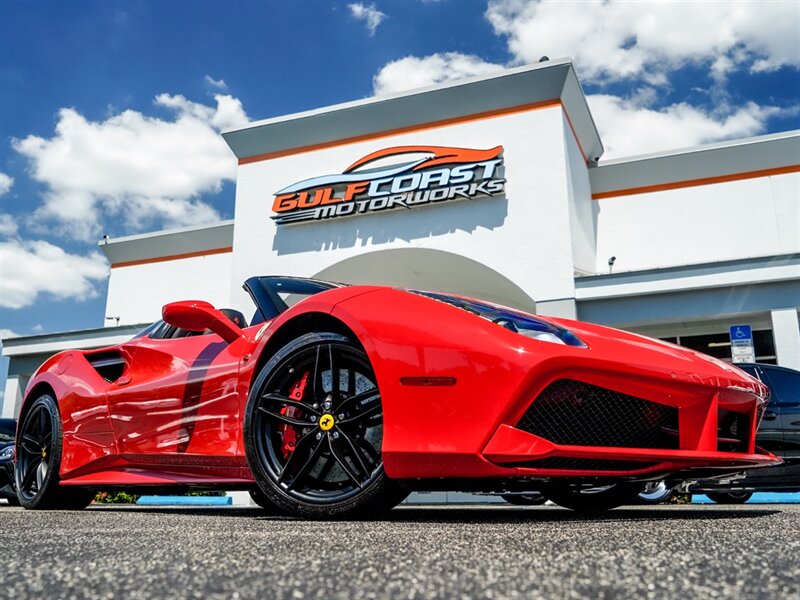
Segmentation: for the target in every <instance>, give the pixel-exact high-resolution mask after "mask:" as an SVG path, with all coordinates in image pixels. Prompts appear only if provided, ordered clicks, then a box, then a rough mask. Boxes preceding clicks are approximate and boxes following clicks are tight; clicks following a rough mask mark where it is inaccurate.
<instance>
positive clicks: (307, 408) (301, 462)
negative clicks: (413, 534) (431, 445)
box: [244, 333, 405, 519]
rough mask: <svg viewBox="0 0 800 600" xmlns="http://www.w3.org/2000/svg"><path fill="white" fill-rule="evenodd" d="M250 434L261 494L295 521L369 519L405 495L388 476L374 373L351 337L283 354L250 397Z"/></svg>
mask: <svg viewBox="0 0 800 600" xmlns="http://www.w3.org/2000/svg"><path fill="white" fill-rule="evenodd" d="M244 435H245V450H246V452H247V459H248V461H249V463H250V468H251V470H252V471H253V474H254V476H255V478H256V482H257V483H258V485H259V487H260V489H261V491H262V492H263V493H264V495H265V496H266V498H268V499H269V500H270V501H271V502H273V503H274V504H276V505H277V506H278V507H279V508H280V509H281V510H284V511H286V512H287V513H289V514H293V515H297V516H301V517H305V518H311V519H330V518H366V517H370V516H373V515H376V514H378V513H381V512H384V511H387V510H389V509H391V508H393V507H394V506H395V505H396V504H398V503H399V502H400V501H401V500H402V499H403V497H404V496H405V493H404V492H403V490H402V489H401V488H400V486H399V485H398V484H397V483H396V482H394V481H392V480H391V479H389V478H388V477H387V476H386V474H385V473H384V469H383V458H382V454H381V443H382V439H383V406H382V403H381V395H380V390H379V389H378V385H377V379H376V377H375V373H374V371H373V369H372V366H371V365H370V362H369V358H368V357H367V355H366V353H365V352H364V350H363V349H362V348H361V347H360V346H359V345H358V344H357V343H356V342H354V341H353V340H351V339H348V338H347V337H344V336H341V335H338V334H335V333H318V334H317V333H310V334H306V335H303V336H301V337H299V338H297V339H296V340H294V341H292V342H290V343H289V344H287V345H286V346H285V347H283V348H282V349H281V350H279V351H278V352H277V353H276V354H275V356H273V357H272V358H271V359H270V360H269V362H267V364H266V365H264V367H263V369H262V370H261V372H260V373H259V375H258V377H257V378H256V381H255V383H254V384H253V387H252V389H251V391H250V397H249V399H248V403H247V411H246V414H245V423H244Z"/></svg>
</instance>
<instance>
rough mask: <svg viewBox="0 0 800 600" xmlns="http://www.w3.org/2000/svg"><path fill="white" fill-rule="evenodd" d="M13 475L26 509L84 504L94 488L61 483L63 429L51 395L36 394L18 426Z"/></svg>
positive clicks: (91, 496)
mask: <svg viewBox="0 0 800 600" xmlns="http://www.w3.org/2000/svg"><path fill="white" fill-rule="evenodd" d="M17 440H18V443H17V463H16V468H15V471H14V477H15V481H16V487H17V497H18V498H19V501H20V504H22V506H23V507H25V508H28V509H65V510H76V509H81V508H86V507H87V506H88V505H89V503H90V502H91V501H92V498H93V497H94V492H91V491H87V490H84V489H80V488H67V487H64V486H61V485H60V483H59V482H60V479H59V476H58V471H59V467H60V466H61V452H62V442H63V438H62V432H61V416H60V415H59V412H58V405H57V404H56V401H55V400H54V399H53V397H52V396H48V395H43V396H40V397H39V398H37V399H36V400H35V401H34V402H33V404H32V405H31V407H30V410H28V412H27V413H26V414H25V418H24V419H23V421H22V427H21V428H20V430H19V434H18V438H17Z"/></svg>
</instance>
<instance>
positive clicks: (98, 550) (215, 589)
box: [0, 505, 800, 600]
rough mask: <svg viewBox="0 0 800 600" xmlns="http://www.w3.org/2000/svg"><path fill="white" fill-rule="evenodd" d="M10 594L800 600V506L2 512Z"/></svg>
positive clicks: (0, 551) (1, 591)
mask: <svg viewBox="0 0 800 600" xmlns="http://www.w3.org/2000/svg"><path fill="white" fill-rule="evenodd" d="M0 540H2V543H0V569H2V570H1V571H0V597H2V598H17V599H25V598H37V599H39V598H47V599H50V598H130V599H138V598H268V599H271V598H277V599H283V598H285V599H292V600H296V599H301V598H448V599H449V598H456V599H461V598H520V599H521V598H525V599H527V598H548V599H549V598H558V599H561V598H617V597H628V598H633V597H635V598H644V597H646V598H744V597H746V598H770V599H781V598H798V599H800V506H798V505H753V506H750V505H747V506H743V507H724V506H711V505H684V506H659V507H654V508H649V507H647V508H646V507H633V508H625V509H617V510H614V511H611V512H608V513H604V514H602V515H596V516H581V515H578V514H576V513H573V512H569V511H567V510H564V509H560V508H557V507H549V506H545V507H530V508H516V507H511V506H498V505H488V506H462V507H453V506H435V507H421V506H404V507H401V508H398V509H395V510H394V511H393V512H392V513H391V514H390V516H389V517H388V518H387V519H386V520H384V521H377V522H374V521H373V522H337V523H334V522H305V521H298V520H293V519H288V518H280V517H271V516H267V515H265V514H264V513H263V512H262V511H259V510H257V509H251V508H238V507H231V508H189V509H186V508H181V509H177V508H144V507H91V508H89V509H87V510H85V511H80V512H28V511H23V510H22V509H19V508H11V507H7V506H0Z"/></svg>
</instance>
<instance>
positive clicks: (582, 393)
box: [517, 379, 679, 450]
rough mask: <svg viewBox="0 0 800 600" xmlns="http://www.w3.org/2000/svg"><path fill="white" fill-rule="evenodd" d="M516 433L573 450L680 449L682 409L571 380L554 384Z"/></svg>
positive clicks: (527, 415)
mask: <svg viewBox="0 0 800 600" xmlns="http://www.w3.org/2000/svg"><path fill="white" fill-rule="evenodd" d="M517 428H519V429H522V430H523V431H527V432H528V433H532V434H534V435H537V436H539V437H542V438H545V439H547V440H550V441H552V442H554V443H556V444H563V445H569V446H612V447H622V448H661V449H665V450H675V449H677V448H678V444H679V440H678V409H676V408H672V407H670V406H664V405H663V404H657V403H655V402H650V401H648V400H642V399H641V398H635V397H633V396H628V395H626V394H621V393H619V392H614V391H611V390H608V389H605V388H602V387H598V386H596V385H589V384H588V383H583V382H580V381H573V380H571V379H561V380H559V381H555V382H553V383H551V384H550V385H549V386H547V388H545V390H544V391H543V392H542V393H541V394H539V396H538V398H536V400H535V401H534V402H533V404H531V406H530V408H528V410H527V412H526V413H525V414H524V415H523V417H522V419H520V421H519V423H518V424H517Z"/></svg>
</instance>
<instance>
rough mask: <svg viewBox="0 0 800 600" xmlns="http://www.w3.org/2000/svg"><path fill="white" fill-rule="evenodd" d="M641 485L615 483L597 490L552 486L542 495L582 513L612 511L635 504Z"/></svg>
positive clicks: (562, 485) (561, 485)
mask: <svg viewBox="0 0 800 600" xmlns="http://www.w3.org/2000/svg"><path fill="white" fill-rule="evenodd" d="M641 491H642V485H641V484H640V483H635V484H631V483H615V484H612V485H608V486H602V487H597V488H578V487H574V486H569V485H565V484H552V485H549V486H548V487H547V488H546V489H543V490H542V493H543V494H544V495H545V497H546V498H547V499H548V500H551V501H552V502H555V503H556V504H558V505H559V506H563V507H564V508H571V509H572V510H576V511H581V512H595V511H602V510H611V509H612V508H617V507H618V506H623V505H624V504H634V503H635V501H636V498H637V496H638V495H639V492H641Z"/></svg>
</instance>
